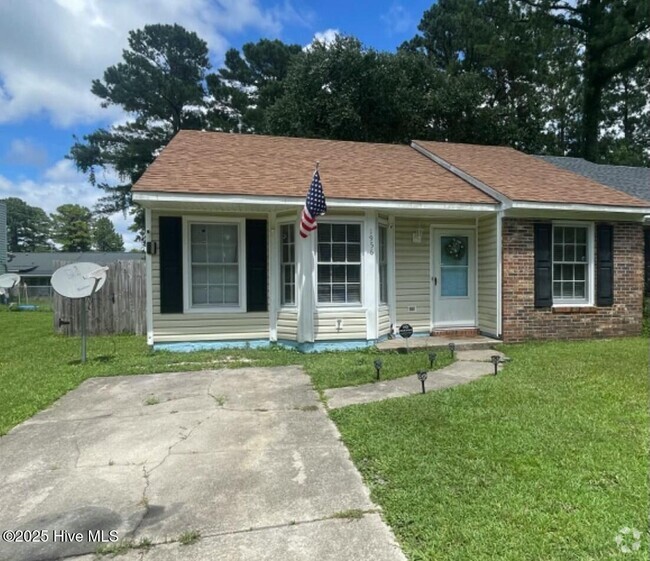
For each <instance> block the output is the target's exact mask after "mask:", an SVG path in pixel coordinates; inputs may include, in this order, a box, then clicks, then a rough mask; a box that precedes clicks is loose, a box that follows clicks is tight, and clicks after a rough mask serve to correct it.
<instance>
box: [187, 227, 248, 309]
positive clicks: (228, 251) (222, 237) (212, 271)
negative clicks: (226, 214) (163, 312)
mask: <svg viewBox="0 0 650 561" xmlns="http://www.w3.org/2000/svg"><path fill="white" fill-rule="evenodd" d="M189 234H190V240H189V244H190V259H189V261H190V283H189V303H190V306H191V307H192V308H237V307H239V306H240V281H241V279H240V275H241V273H240V265H241V263H240V251H239V250H240V243H241V242H240V239H239V225H238V224H237V223H218V224H217V223H206V224H198V223H191V224H190V227H189Z"/></svg>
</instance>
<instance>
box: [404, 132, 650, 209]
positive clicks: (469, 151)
mask: <svg viewBox="0 0 650 561" xmlns="http://www.w3.org/2000/svg"><path fill="white" fill-rule="evenodd" d="M415 142H416V143H417V144H418V145H420V146H422V147H423V148H425V149H426V150H428V151H429V152H431V153H433V154H435V155H436V156H438V157H440V158H442V159H443V160H445V161H446V162H447V163H449V164H451V165H453V166H454V167H457V168H459V169H461V170H462V171H464V172H465V173H467V174H469V175H471V176H472V177H474V178H475V179H478V180H479V181H481V182H483V183H485V184H487V185H489V186H490V187H492V188H493V189H495V190H497V191H499V192H500V193H502V194H503V195H505V196H506V197H508V198H509V199H511V200H513V201H527V202H538V203H562V204H593V205H607V206H631V207H647V206H648V204H647V202H644V201H641V200H639V199H637V198H635V197H632V196H631V195H628V194H626V193H621V192H620V191H617V190H616V189H612V188H610V187H606V186H605V185H601V184H600V183H597V182H596V181H594V180H592V179H589V178H587V177H583V176H582V175H579V174H577V173H572V172H570V171H567V170H565V169H560V168H558V167H557V166H555V165H553V164H551V163H549V162H546V161H543V160H541V159H539V158H537V157H535V156H529V155H527V154H524V153H522V152H519V151H517V150H515V149H513V148H508V147H505V146H479V145H474V144H451V143H447V142H423V141H415Z"/></svg>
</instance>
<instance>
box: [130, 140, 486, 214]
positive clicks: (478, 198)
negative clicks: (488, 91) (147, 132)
mask: <svg viewBox="0 0 650 561" xmlns="http://www.w3.org/2000/svg"><path fill="white" fill-rule="evenodd" d="M316 161H319V162H320V172H321V177H322V181H323V188H324V190H325V194H326V196H327V197H329V198H335V199H338V198H340V199H357V200H367V199H370V200H390V201H427V202H428V201H431V202H455V203H488V204H490V203H495V202H496V201H495V200H494V199H492V198H491V197H489V196H488V195H486V194H485V193H484V192H483V191H480V190H479V189H476V188H475V187H473V186H471V185H470V184H468V183H467V182H465V181H463V180H462V179H460V178H459V177H457V176H456V175H454V174H453V173H450V172H448V171H447V170H445V169H444V168H442V167H441V166H438V165H437V164H434V163H433V162H431V160H429V159H428V158H427V157H426V156H423V155H421V154H419V153H418V152H416V151H415V150H413V149H412V148H410V147H408V146H400V145H396V144H373V143H369V142H345V141H334V140H316V139H305V138H290V137H273V136H261V135H249V134H246V135H244V134H231V133H218V132H200V131H180V132H179V133H178V134H176V136H175V137H174V138H173V139H172V140H171V141H170V143H169V144H168V145H167V147H166V148H165V149H163V151H162V152H161V154H160V155H159V156H158V157H157V158H156V160H155V161H154V162H153V163H152V164H151V165H150V166H149V168H148V169H147V171H146V172H145V173H144V175H143V176H142V177H141V178H140V179H139V180H138V182H137V183H136V184H135V185H134V187H133V190H134V191H137V192H152V191H154V192H167V193H193V194H210V195H215V194H220V195H253V196H281V197H300V198H304V197H305V194H306V193H307V189H308V187H309V183H310V182H311V172H312V170H313V169H314V165H315V163H316Z"/></svg>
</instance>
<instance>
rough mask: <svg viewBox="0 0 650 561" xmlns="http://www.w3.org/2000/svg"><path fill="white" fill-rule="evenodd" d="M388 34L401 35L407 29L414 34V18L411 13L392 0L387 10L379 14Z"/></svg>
mask: <svg viewBox="0 0 650 561" xmlns="http://www.w3.org/2000/svg"><path fill="white" fill-rule="evenodd" d="M381 20H382V21H383V22H384V24H385V25H386V28H387V29H388V34H389V35H402V34H404V33H406V32H407V31H408V30H409V29H413V33H414V34H415V32H416V29H415V26H416V23H417V22H416V20H415V18H414V17H413V16H412V15H411V13H410V12H409V11H408V10H407V9H406V8H405V7H404V6H403V5H402V4H400V3H399V2H393V3H392V4H391V6H390V8H389V9H388V12H386V13H385V14H383V15H382V16H381Z"/></svg>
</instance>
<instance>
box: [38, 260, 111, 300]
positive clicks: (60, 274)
mask: <svg viewBox="0 0 650 561" xmlns="http://www.w3.org/2000/svg"><path fill="white" fill-rule="evenodd" d="M106 271H108V267H100V266H99V265H97V264H95V263H71V264H70V265H65V266H63V267H61V268H60V269H57V270H56V271H54V274H53V275H52V280H51V281H50V282H51V284H52V288H54V290H56V291H57V293H59V294H60V295H61V296H63V297H65V298H87V297H88V296H92V295H93V294H94V293H95V292H97V291H98V290H100V289H101V288H102V286H104V283H105V282H106Z"/></svg>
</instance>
